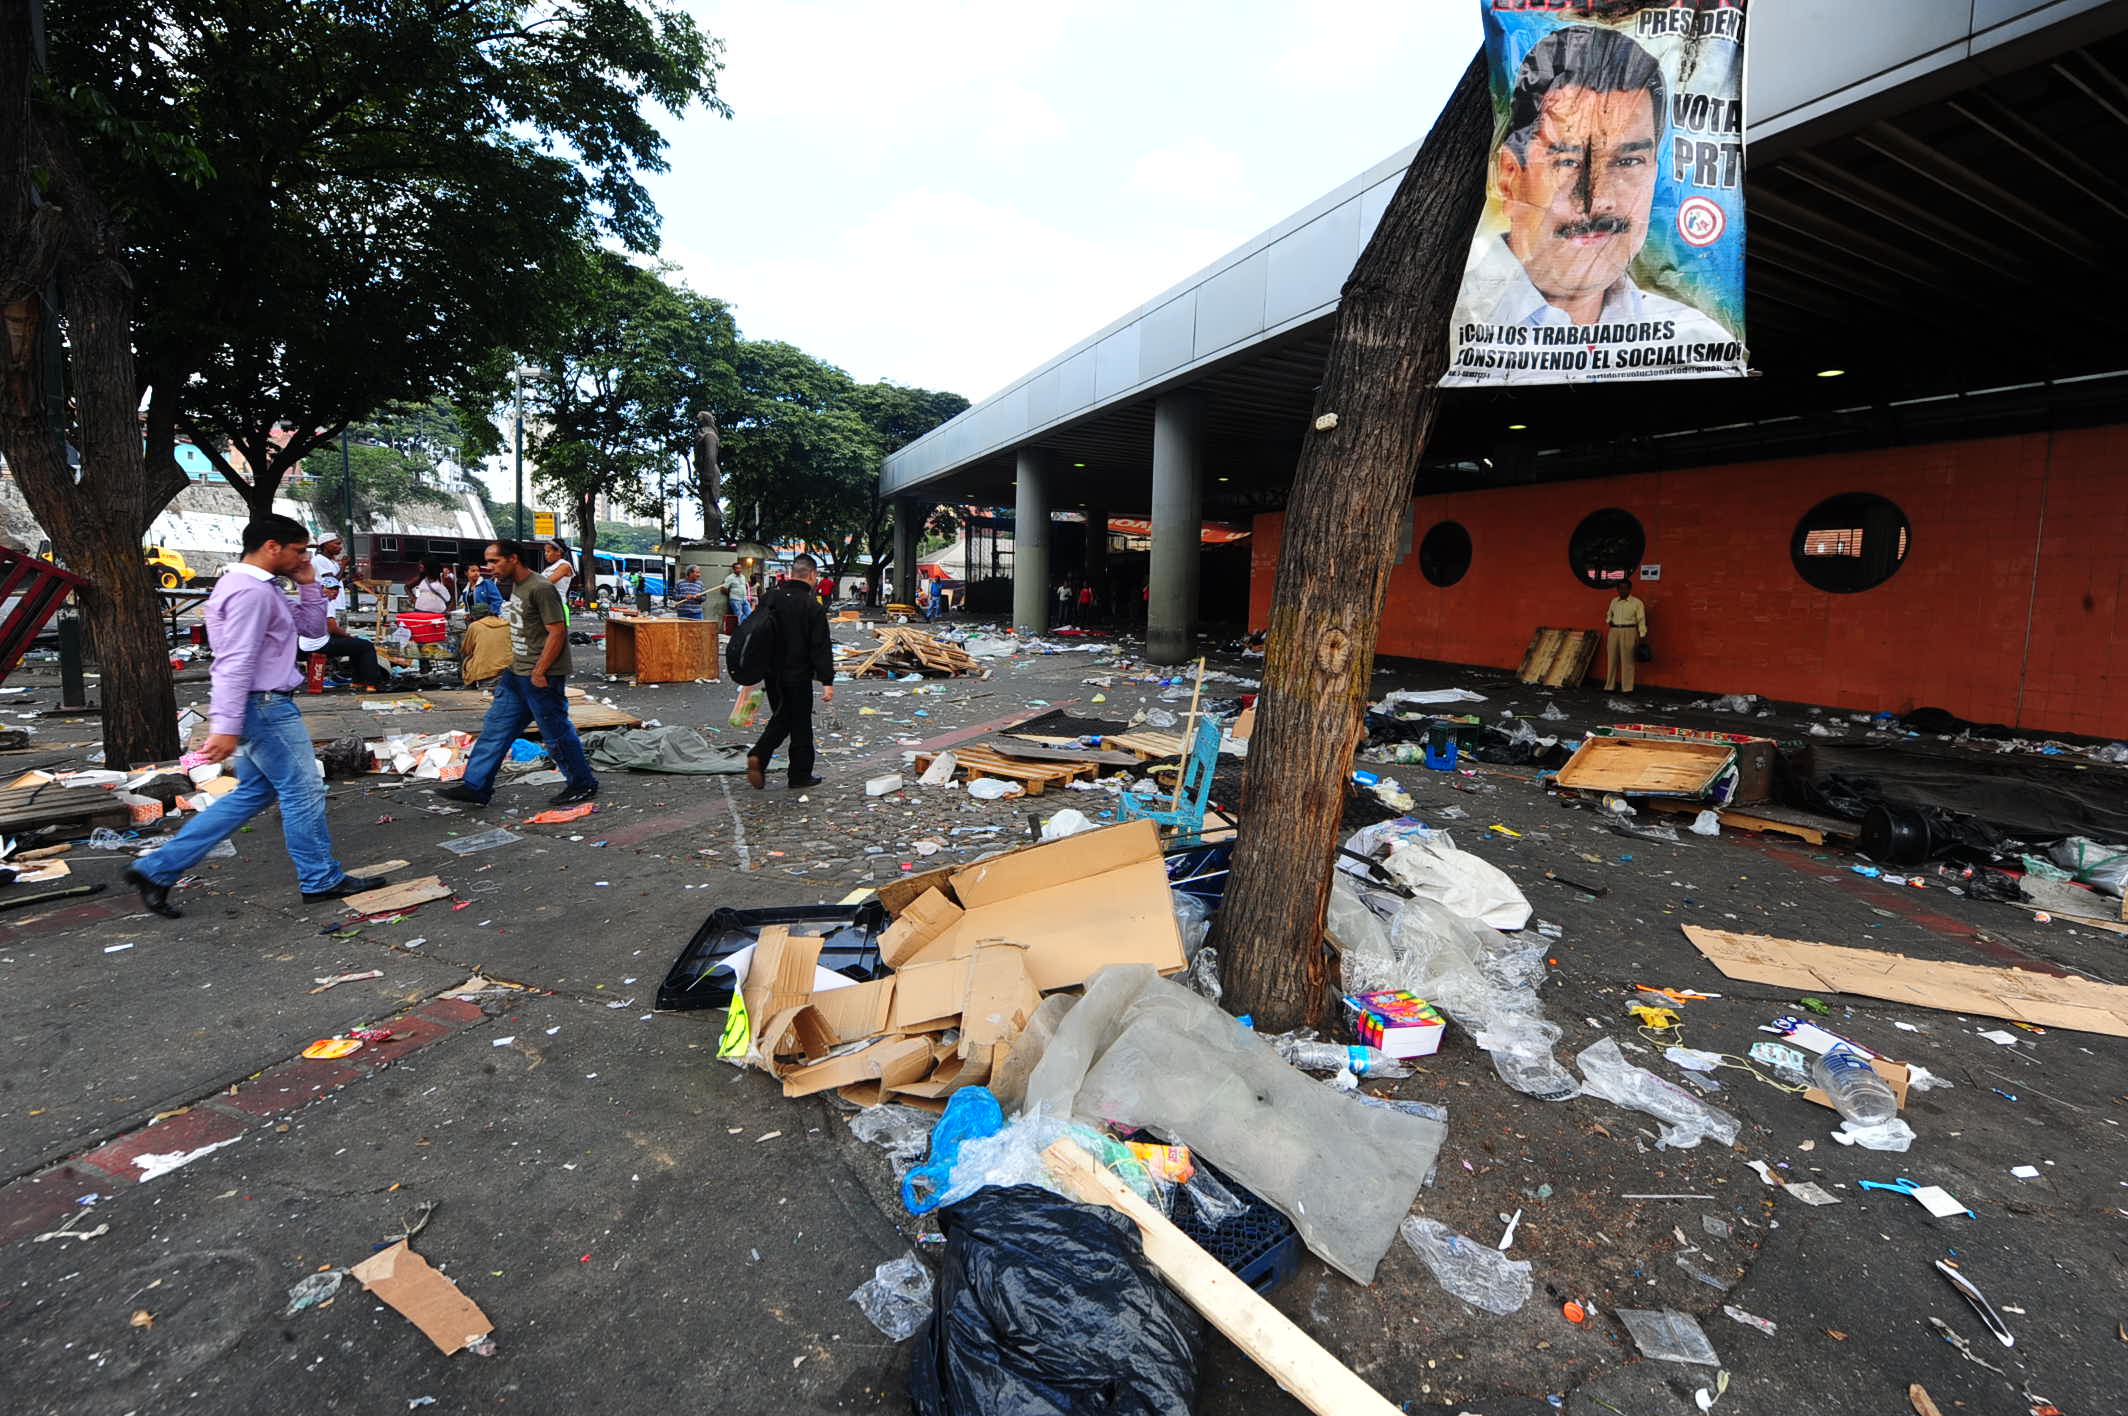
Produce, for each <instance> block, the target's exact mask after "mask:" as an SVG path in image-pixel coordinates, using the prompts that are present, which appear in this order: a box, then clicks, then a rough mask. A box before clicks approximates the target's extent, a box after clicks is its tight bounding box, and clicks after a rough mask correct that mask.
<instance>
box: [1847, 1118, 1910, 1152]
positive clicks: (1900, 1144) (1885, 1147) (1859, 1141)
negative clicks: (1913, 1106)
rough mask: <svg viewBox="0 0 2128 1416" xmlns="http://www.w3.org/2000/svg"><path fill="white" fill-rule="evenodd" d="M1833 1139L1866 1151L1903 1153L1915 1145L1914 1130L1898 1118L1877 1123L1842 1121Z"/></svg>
mask: <svg viewBox="0 0 2128 1416" xmlns="http://www.w3.org/2000/svg"><path fill="white" fill-rule="evenodd" d="M1832 1138H1833V1139H1834V1140H1836V1141H1838V1142H1839V1143H1840V1144H1841V1145H1843V1146H1860V1147H1862V1149H1864V1150H1873V1151H1903V1150H1905V1149H1906V1148H1907V1147H1908V1146H1911V1145H1912V1144H1913V1143H1914V1128H1913V1127H1911V1126H1909V1125H1907V1124H1906V1122H1904V1121H1902V1120H1900V1119H1899V1118H1898V1117H1896V1116H1894V1117H1892V1118H1891V1119H1890V1120H1889V1121H1878V1122H1875V1123H1870V1122H1864V1121H1842V1122H1841V1123H1840V1129H1839V1130H1837V1131H1835V1132H1833V1133H1832Z"/></svg>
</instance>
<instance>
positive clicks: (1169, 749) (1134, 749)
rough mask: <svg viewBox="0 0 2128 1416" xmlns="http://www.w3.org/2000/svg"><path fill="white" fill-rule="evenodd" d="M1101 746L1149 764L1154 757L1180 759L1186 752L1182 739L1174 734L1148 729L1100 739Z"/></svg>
mask: <svg viewBox="0 0 2128 1416" xmlns="http://www.w3.org/2000/svg"><path fill="white" fill-rule="evenodd" d="M1101 745H1102V746H1103V747H1113V748H1116V749H1118V750H1120V751H1123V752H1129V753H1134V754H1136V756H1137V758H1138V760H1139V761H1140V762H1150V761H1152V760H1153V759H1154V758H1156V757H1180V756H1182V754H1183V752H1184V751H1185V750H1186V748H1185V747H1184V744H1183V741H1182V739H1181V738H1180V737H1179V736H1177V735H1176V734H1174V733H1161V732H1153V731H1151V730H1150V729H1148V730H1147V731H1144V732H1136V733H1117V734H1113V735H1111V736H1109V737H1105V738H1102V739H1101Z"/></svg>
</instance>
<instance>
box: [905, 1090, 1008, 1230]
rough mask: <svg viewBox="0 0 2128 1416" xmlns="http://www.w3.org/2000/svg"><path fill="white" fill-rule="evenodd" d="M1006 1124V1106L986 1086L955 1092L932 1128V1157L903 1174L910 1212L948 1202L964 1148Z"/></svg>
mask: <svg viewBox="0 0 2128 1416" xmlns="http://www.w3.org/2000/svg"><path fill="white" fill-rule="evenodd" d="M1004 1125H1005V1112H1004V1109H1003V1108H1002V1107H1000V1106H999V1105H998V1099H997V1097H996V1096H994V1095H992V1094H991V1092H990V1090H989V1089H988V1088H987V1087H962V1088H961V1089H960V1090H959V1091H957V1092H955V1093H954V1094H953V1099H952V1100H951V1101H949V1102H947V1103H946V1112H945V1115H943V1116H941V1117H939V1118H938V1124H937V1125H936V1126H934V1127H933V1128H932V1129H931V1154H930V1157H929V1158H928V1159H927V1160H925V1161H924V1163H923V1164H922V1165H919V1166H917V1167H916V1168H915V1169H914V1170H911V1171H910V1172H909V1173H908V1174H907V1175H904V1176H903V1177H902V1180H901V1202H902V1205H903V1206H904V1207H905V1208H906V1209H907V1210H908V1211H909V1213H911V1214H929V1213H930V1212H931V1211H932V1210H935V1209H937V1208H938V1207H939V1206H940V1205H942V1204H944V1203H946V1195H947V1193H948V1191H949V1190H950V1189H951V1187H952V1181H953V1172H954V1169H955V1167H956V1166H957V1165H958V1164H959V1162H960V1154H961V1151H962V1150H963V1149H964V1148H966V1147H967V1146H968V1145H969V1144H970V1143H972V1142H974V1141H978V1140H981V1139H982V1138H984V1137H986V1136H992V1135H995V1134H996V1133H997V1132H998V1131H1000V1130H1002V1129H1003V1128H1004Z"/></svg>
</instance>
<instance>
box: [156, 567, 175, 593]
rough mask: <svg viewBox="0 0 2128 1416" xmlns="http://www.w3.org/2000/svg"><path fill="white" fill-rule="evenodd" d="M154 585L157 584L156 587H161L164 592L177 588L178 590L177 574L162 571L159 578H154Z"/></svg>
mask: <svg viewBox="0 0 2128 1416" xmlns="http://www.w3.org/2000/svg"><path fill="white" fill-rule="evenodd" d="M156 583H157V584H158V585H160V586H162V587H163V589H165V590H175V589H177V588H178V575H177V572H176V571H174V570H166V571H164V572H163V573H162V574H161V575H160V576H158V577H157V578H156Z"/></svg>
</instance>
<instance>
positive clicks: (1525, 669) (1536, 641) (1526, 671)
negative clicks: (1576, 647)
mask: <svg viewBox="0 0 2128 1416" xmlns="http://www.w3.org/2000/svg"><path fill="white" fill-rule="evenodd" d="M1565 633H1566V631H1565V630H1561V629H1541V628H1540V629H1539V630H1538V631H1537V632H1536V633H1535V634H1532V635H1531V636H1530V642H1529V648H1527V649H1525V650H1523V651H1522V665H1521V667H1520V668H1518V669H1516V670H1515V677H1516V678H1518V679H1520V680H1521V681H1522V682H1524V683H1540V682H1542V681H1543V679H1544V676H1545V675H1546V674H1548V673H1550V672H1551V668H1552V663H1553V661H1554V660H1556V659H1557V658H1558V657H1559V645H1560V641H1561V639H1562V637H1563V636H1564V635H1565Z"/></svg>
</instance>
